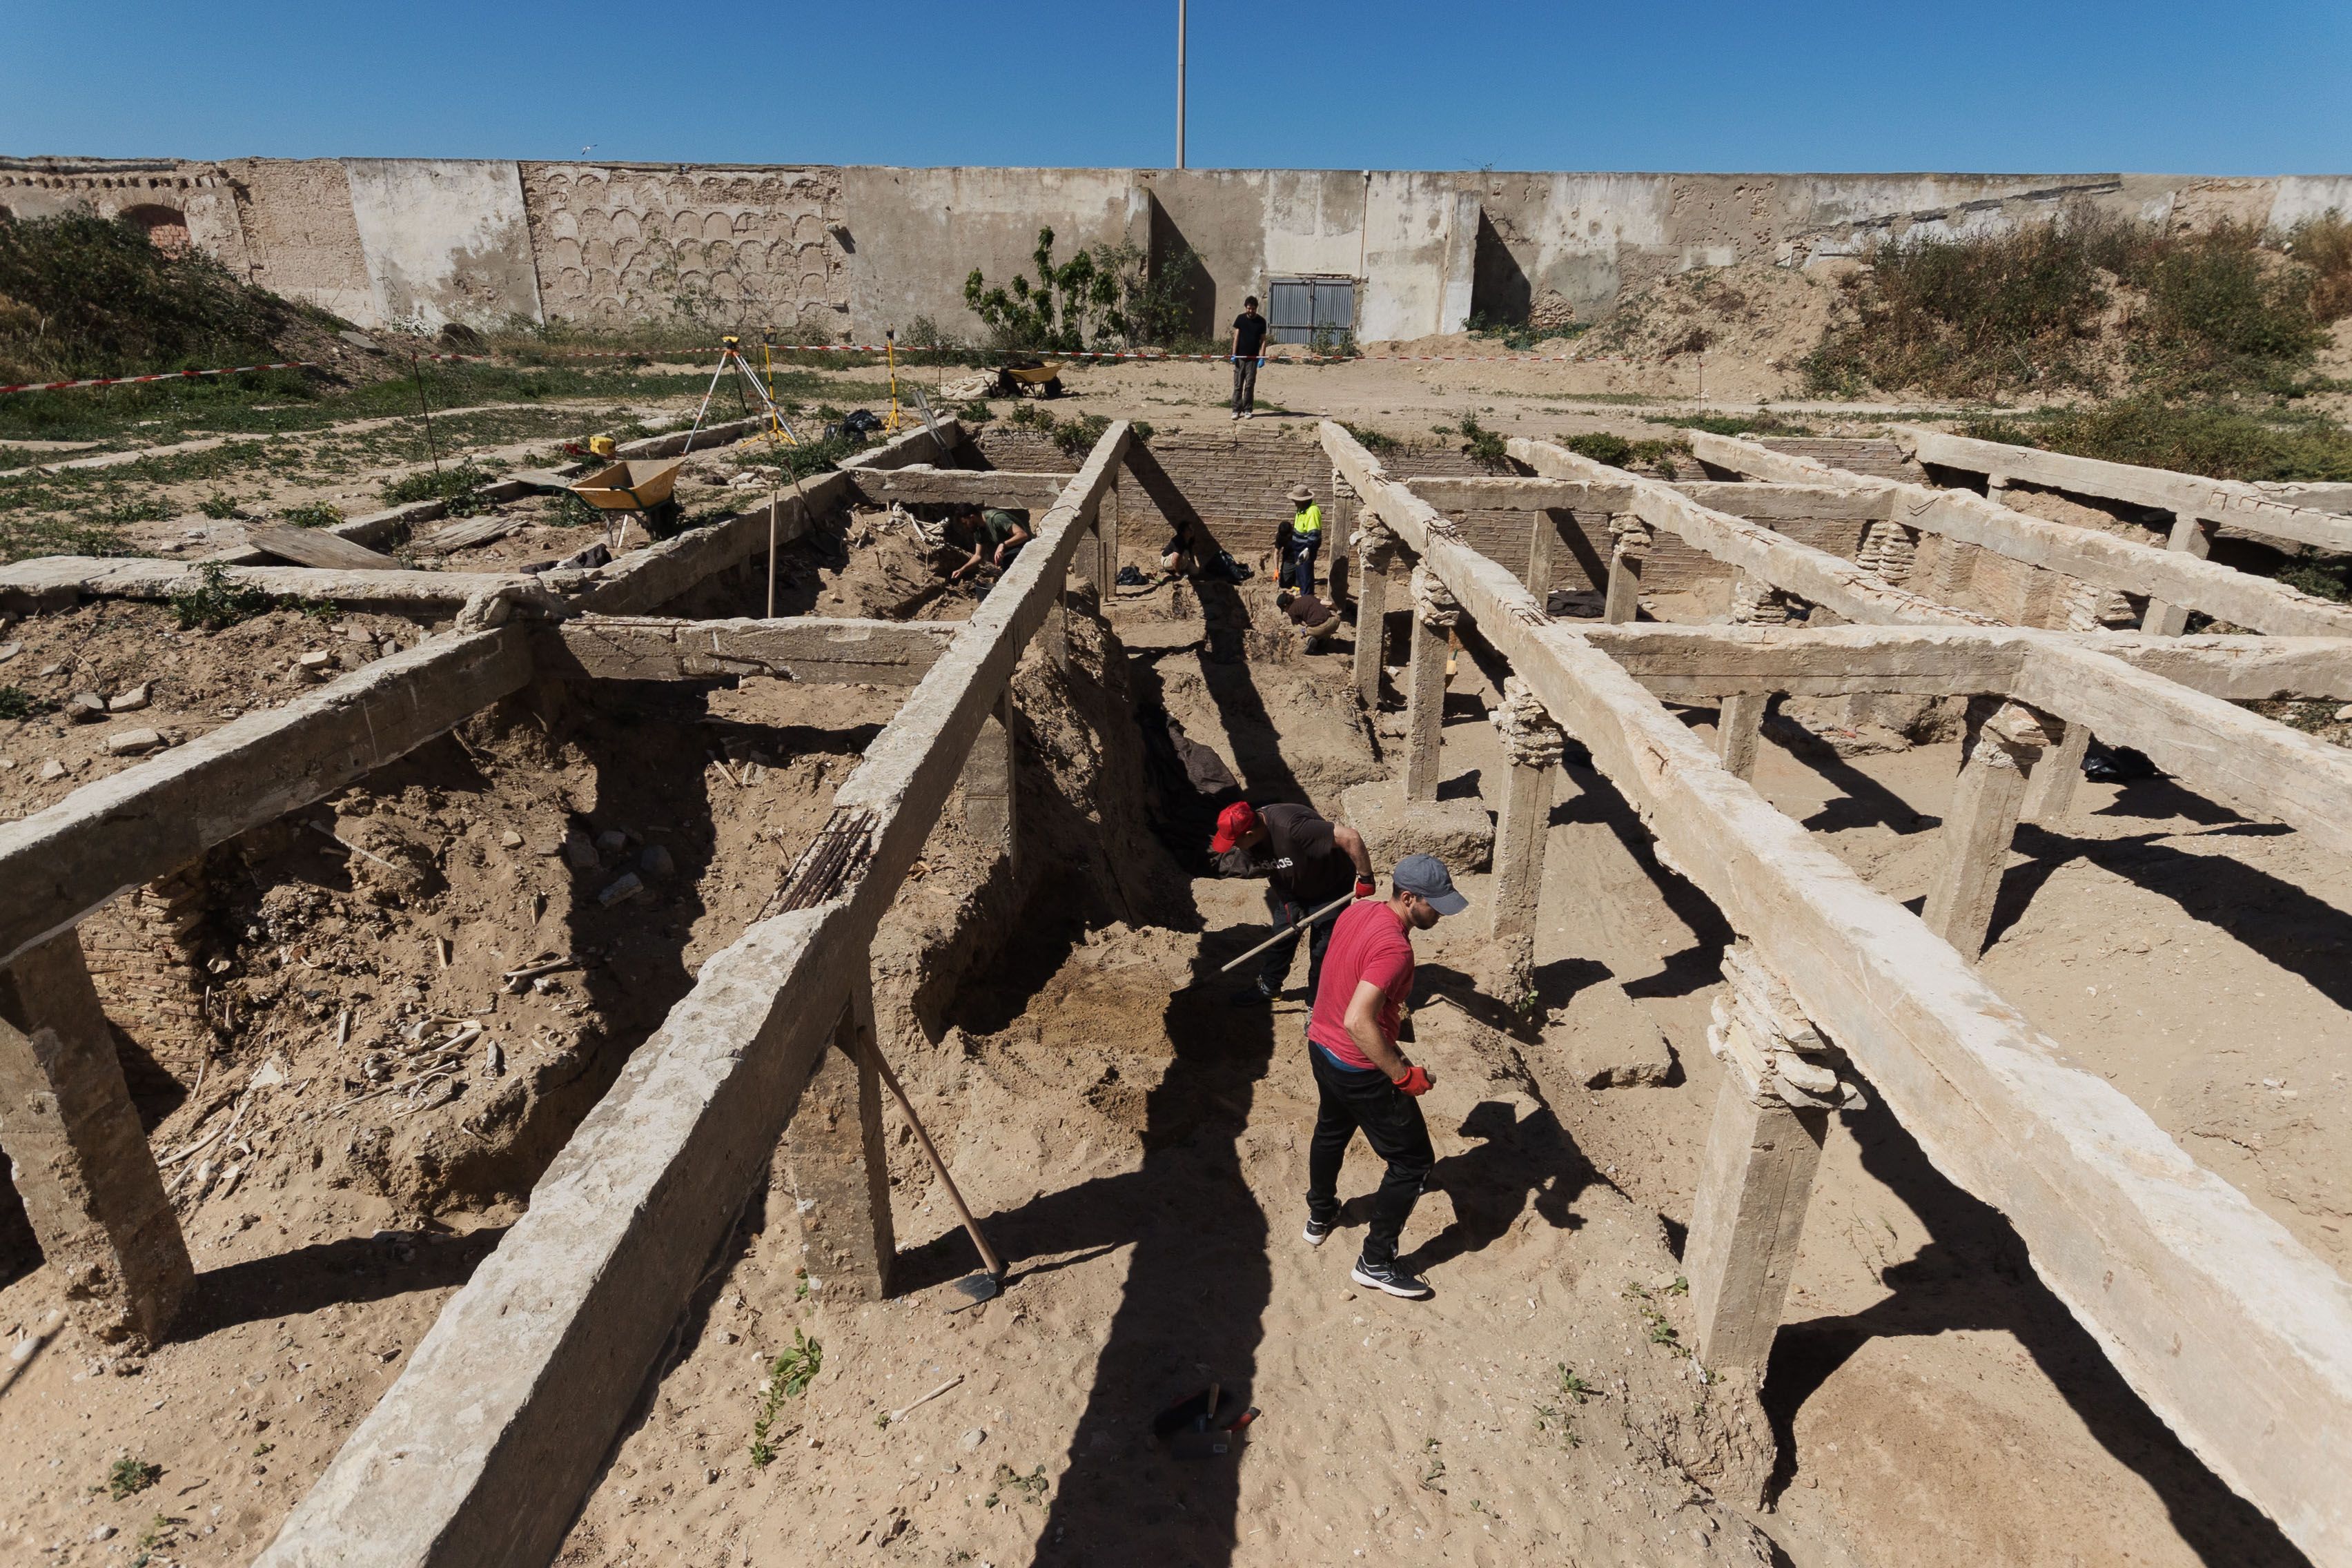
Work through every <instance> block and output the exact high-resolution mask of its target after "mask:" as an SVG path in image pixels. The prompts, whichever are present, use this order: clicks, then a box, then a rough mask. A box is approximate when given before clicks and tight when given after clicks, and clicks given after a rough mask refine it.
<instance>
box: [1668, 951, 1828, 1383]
mask: <svg viewBox="0 0 2352 1568" xmlns="http://www.w3.org/2000/svg"><path fill="white" fill-rule="evenodd" d="M1724 979H1725V980H1726V981H1727V983H1728V984H1727V987H1726V990H1725V992H1724V994H1722V995H1719V996H1718V997H1717V999H1716V1003H1715V1018H1714V1022H1713V1023H1712V1025H1710V1026H1709V1027H1708V1029H1707V1033H1706V1044H1707V1049H1708V1050H1709V1051H1710V1052H1711V1053H1713V1055H1714V1056H1715V1058H1717V1060H1718V1061H1719V1062H1721V1063H1722V1064H1723V1083H1722V1086H1721V1087H1720V1088H1719V1089H1717V1091H1716V1097H1715V1119H1714V1121H1713V1122H1712V1124H1711V1125H1710V1126H1709V1128H1708V1130H1707V1139H1706V1152H1704V1154H1703V1155H1702V1156H1701V1158H1700V1163H1699V1176H1698V1192H1697V1194H1696V1199H1695V1200H1694V1202H1693V1205H1692V1208H1691V1225H1690V1238H1689V1241H1688V1243H1687V1244H1686V1245H1685V1247H1684V1248H1683V1272H1684V1274H1685V1277H1686V1278H1687V1279H1689V1280H1690V1296H1691V1307H1692V1310H1693V1312H1694V1313H1695V1315H1696V1318H1697V1320H1698V1332H1697V1335H1696V1340H1697V1343H1696V1347H1695V1348H1696V1352H1697V1354H1698V1359H1699V1363H1700V1364H1701V1365H1703V1366H1706V1367H1707V1368H1709V1369H1710V1370H1713V1369H1717V1368H1730V1367H1741V1368H1745V1369H1747V1370H1748V1371H1749V1372H1752V1373H1755V1374H1756V1375H1757V1376H1758V1377H1759V1378H1760V1377H1761V1376H1762V1375H1763V1372H1764V1368H1765V1364H1766V1363H1767V1362H1769V1360H1770V1358H1771V1353H1772V1337H1773V1335H1774V1334H1775V1333H1777V1332H1778V1331H1779V1330H1780V1311H1781V1309H1782V1307H1783V1306H1784V1305H1785V1304H1786V1303H1787V1300H1788V1295H1789V1279H1790V1275H1792V1274H1793V1273H1794V1272H1795V1270H1796V1264H1797V1247H1798V1244H1799V1243H1800V1242H1801V1240H1802V1239H1803V1237H1804V1230H1805V1209H1806V1206H1807V1204H1808V1202H1809V1201H1810V1199H1811V1195H1812V1188H1813V1174H1814V1173H1815V1172H1816V1171H1817V1170H1818V1169H1819V1168H1820V1165H1821V1157H1822V1138H1823V1137H1824V1136H1825V1135H1826V1134H1827V1132H1828V1131H1829V1118H1830V1112H1831V1111H1832V1110H1838V1109H1847V1110H1858V1109H1860V1108H1861V1106H1862V1103H1863V1099H1862V1095H1861V1093H1860V1092H1859V1091H1858V1090H1856V1089H1854V1088H1853V1086H1852V1085H1851V1084H1847V1083H1843V1082H1841V1081H1840V1080H1839V1079H1838V1077H1837V1074H1836V1072H1835V1071H1834V1070H1832V1068H1831V1067H1830V1066H1828V1065H1825V1061H1824V1058H1831V1059H1833V1058H1834V1052H1833V1051H1832V1047H1831V1046H1830V1044H1829V1042H1828V1041H1826V1040H1824V1039H1822V1037H1821V1035H1820V1034H1819V1032H1818V1031H1816V1030H1815V1029H1814V1028H1813V1027H1812V1025H1811V1023H1810V1022H1809V1021H1808V1020H1807V1019H1806V1018H1805V1016H1804V1015H1803V1014H1802V1012H1801V1011H1800V1010H1799V1009H1798V1007H1797V1005H1796V1001H1795V998H1794V997H1792V996H1791V995H1790V994H1789V990H1788V987H1787V986H1786V985H1785V984H1782V983H1781V982H1780V979H1779V977H1778V976H1776V975H1774V974H1772V973H1769V971H1767V970H1765V968H1764V967H1763V965H1762V963H1760V962H1759V960H1758V959H1757V957H1756V955H1755V953H1754V952H1753V951H1752V950H1751V949H1749V948H1748V945H1747V944H1746V943H1745V942H1742V943H1739V944H1738V945H1736V946H1734V947H1733V948H1731V949H1730V950H1729V951H1728V952H1726V953H1725V954H1724Z"/></svg>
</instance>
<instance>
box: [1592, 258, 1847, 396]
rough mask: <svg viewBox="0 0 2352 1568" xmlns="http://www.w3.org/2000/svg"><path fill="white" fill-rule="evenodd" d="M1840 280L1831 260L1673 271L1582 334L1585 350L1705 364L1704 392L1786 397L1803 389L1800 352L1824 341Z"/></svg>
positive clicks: (1694, 368) (1698, 368)
mask: <svg viewBox="0 0 2352 1568" xmlns="http://www.w3.org/2000/svg"><path fill="white" fill-rule="evenodd" d="M1836 293H1837V290H1836V288H1835V281H1834V276H1833V274H1832V269H1831V268H1827V267H1820V268H1804V269H1801V270H1798V269H1792V268H1785V267H1775V266H1772V265H1770V264H1769V263H1766V262H1758V261H1749V262H1742V263H1740V264H1739V265H1738V266H1736V267H1706V268H1696V269H1695V270H1692V271H1689V272H1675V273H1670V274H1668V275H1667V276H1666V277H1664V278H1661V279H1658V280H1657V281H1656V282H1655V283H1653V284H1651V285H1650V286H1649V287H1648V288H1647V289H1643V290H1642V291H1641V292H1640V293H1638V294H1635V295H1633V297H1632V298H1631V299H1628V300H1624V301H1623V302H1622V303H1621V304H1620V305H1619V306H1618V308H1617V310H1616V312H1615V313H1614V314H1613V315H1612V316H1610V317H1609V319H1608V320H1606V321H1602V322H1601V324H1600V325H1599V326H1597V327H1595V328H1593V329H1592V331H1590V332H1587V333H1586V334H1585V335H1584V336H1583V337H1582V338H1580V339H1579V340H1578V341H1577V345H1576V350H1575V356H1574V357H1576V358H1577V359H1580V360H1595V359H1602V358H1613V359H1624V360H1628V361H1630V362H1632V363H1634V364H1637V365H1651V366H1663V365H1668V364H1672V365H1675V366H1676V367H1677V368H1680V367H1682V366H1685V365H1686V366H1689V367H1690V369H1691V373H1692V374H1694V375H1696V374H1702V373H1703V374H1704V375H1705V378H1706V395H1707V396H1708V397H1725V398H1747V397H1755V398H1779V397H1788V396H1792V395H1797V394H1799V393H1801V392H1802V390H1803V389H1804V373H1803V371H1802V369H1801V367H1800V362H1801V361H1802V360H1803V359H1804V357H1805V356H1806V355H1807V354H1809V353H1812V351H1813V349H1814V348H1815V346H1816V345H1818V344H1819V343H1820V342H1821V341H1822V332H1823V331H1826V330H1827V328H1828V326H1829V322H1830V312H1831V309H1832V305H1833V304H1834V302H1835V297H1836Z"/></svg>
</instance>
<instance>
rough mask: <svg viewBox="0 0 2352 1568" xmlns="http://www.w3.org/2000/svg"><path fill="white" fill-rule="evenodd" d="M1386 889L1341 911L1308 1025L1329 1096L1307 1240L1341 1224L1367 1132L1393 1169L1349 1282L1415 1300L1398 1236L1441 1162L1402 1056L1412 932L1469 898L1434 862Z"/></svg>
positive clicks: (1311, 1187) (1423, 1289)
mask: <svg viewBox="0 0 2352 1568" xmlns="http://www.w3.org/2000/svg"><path fill="white" fill-rule="evenodd" d="M1389 886H1390V889H1391V891H1390V896H1389V899H1388V900H1387V901H1386V902H1385V903H1375V902H1374V901H1372V900H1370V899H1366V900H1363V901H1361V902H1360V903H1357V904H1354V905H1352V906H1350V907H1349V909H1348V910H1347V911H1346V912H1345V913H1343V914H1342V915H1340V917H1339V924H1338V925H1337V926H1336V927H1334V928H1333V930H1332V932H1331V946H1330V949H1329V951H1328V952H1326V953H1325V954H1324V957H1323V980H1322V984H1321V985H1320V986H1319V987H1318V989H1317V991H1316V993H1315V1013H1314V1016H1313V1017H1312V1018H1310V1019H1309V1020H1308V1022H1307V1058H1308V1059H1309V1061H1310V1062H1311V1064H1312V1065H1313V1067H1314V1069H1315V1084H1316V1087H1317V1089H1319V1090H1320V1091H1321V1095H1322V1103H1321V1106H1320V1109H1319V1110H1318V1112H1317V1114H1316V1118H1315V1142H1314V1143H1313V1145H1312V1146H1311V1147H1310V1149H1309V1151H1308V1152H1307V1245H1309V1246H1311V1247H1320V1246H1322V1245H1323V1242H1324V1240H1325V1238H1326V1237H1328V1236H1330V1234H1331V1229H1332V1226H1335V1225H1336V1224H1338V1223H1339V1164H1340V1162H1341V1161H1343V1160H1344V1159H1346V1158H1347V1154H1348V1145H1349V1142H1351V1141H1352V1140H1353V1139H1354V1138H1355V1136H1356V1130H1357V1129H1358V1128H1361V1129H1362V1130H1363V1133H1364V1138H1365V1141H1366V1142H1369V1143H1370V1144H1371V1146H1372V1152H1373V1153H1375V1154H1378V1155H1379V1156H1380V1157H1381V1158H1382V1159H1383V1160H1386V1161H1387V1162H1388V1163H1389V1169H1388V1174H1387V1175H1385V1176H1383V1177H1382V1178H1381V1186H1380V1191H1379V1192H1378V1193H1376V1194H1374V1195H1373V1198H1372V1223H1371V1226H1370V1229H1369V1230H1368V1231H1367V1232H1366V1233H1365V1236H1364V1250H1363V1252H1362V1253H1361V1254H1360V1256H1359V1257H1358V1258H1357V1259H1356V1267H1355V1268H1354V1269H1353V1270H1351V1271H1350V1274H1349V1278H1351V1279H1354V1280H1355V1281H1356V1283H1357V1284H1359V1285H1366V1286H1370V1288H1371V1289H1375V1290H1385V1291H1387V1292H1388V1293H1389V1294H1390V1295H1391V1296H1402V1297H1404V1298H1406V1299H1407V1300H1421V1299H1422V1298H1423V1297H1425V1296H1427V1295H1428V1294H1429V1293H1430V1290H1429V1287H1428V1286H1427V1285H1426V1284H1424V1283H1423V1281H1421V1280H1419V1279H1414V1278H1413V1277H1412V1275H1410V1274H1407V1273H1405V1272H1404V1271H1403V1270H1402V1269H1401V1268H1398V1267H1397V1265H1396V1249H1397V1237H1399V1236H1401V1235H1402V1234H1403V1231H1404V1222H1405V1221H1406V1220H1407V1219H1408V1218H1410V1217H1411V1216H1412V1205H1413V1201H1414V1200H1415V1199H1417V1198H1418V1197H1420V1196H1421V1184H1422V1179H1423V1177H1425V1176H1427V1175H1428V1174H1429V1168H1430V1167H1431V1166H1432V1165H1433V1164H1435V1163H1436V1161H1437V1157H1436V1154H1435V1152H1434V1151H1433V1150H1432V1149H1431V1148H1430V1145H1429V1127H1428V1124H1427V1123H1426V1122H1424V1121H1423V1120H1422V1117H1421V1106H1420V1104H1419V1100H1420V1097H1421V1096H1422V1095H1423V1094H1426V1093H1428V1092H1429V1085H1430V1077H1429V1074H1428V1072H1427V1071H1425V1070H1424V1069H1423V1068H1417V1067H1415V1066H1413V1065H1412V1063H1411V1062H1409V1061H1407V1060H1406V1059H1405V1056H1404V1052H1403V1051H1402V1050H1400V1049H1399V1048H1398V1047H1397V1026H1398V1024H1399V1022H1400V1020H1401V1019H1402V1016H1403V1011H1404V1004H1405V998H1406V996H1407V995H1408V994H1410V993H1411V992H1412V932H1413V931H1427V930H1428V929H1429V928H1430V927H1432V926H1433V925H1435V924H1436V923H1437V922H1438V921H1439V920H1440V919H1441V918H1442V917H1444V916H1446V915H1458V914H1460V913H1461V912H1462V911H1463V910H1465V909H1467V908H1468V907H1469V903H1470V900H1467V899H1465V898H1464V897H1463V896H1462V895H1461V894H1459V893H1457V892H1455V891H1454V879H1453V878H1452V877H1451V876H1449V875H1448V874H1447V873H1446V869H1445V866H1444V862H1442V861H1440V860H1439V859H1438V858H1436V857H1435V856H1433V855H1408V856H1406V857H1405V858H1403V859H1402V860H1400V861H1398V862H1397V865H1396V869H1395V870H1393V871H1391V872H1390V873H1389Z"/></svg>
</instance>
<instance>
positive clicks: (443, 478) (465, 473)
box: [383, 458, 490, 515]
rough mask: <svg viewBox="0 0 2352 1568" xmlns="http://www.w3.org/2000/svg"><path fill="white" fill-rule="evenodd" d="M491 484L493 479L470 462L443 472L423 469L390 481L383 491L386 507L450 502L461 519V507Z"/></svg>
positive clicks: (449, 467)
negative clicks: (428, 501) (413, 502)
mask: <svg viewBox="0 0 2352 1568" xmlns="http://www.w3.org/2000/svg"><path fill="white" fill-rule="evenodd" d="M489 482H490V476H489V475H488V474H486V473H484V472H483V471H482V470H481V468H479V467H478V465H477V464H476V463H475V461H474V459H473V458H466V459H464V460H463V461H461V462H456V463H450V464H447V465H446V466H445V467H442V468H420V469H418V470H417V471H416V472H415V473H413V474H409V475H407V476H405V477H404V478H401V479H391V480H387V481H386V482H385V484H384V487H383V499H384V504H385V505H387V506H406V505H408V504H409V503H410V502H412V501H420V500H438V501H447V502H448V503H449V510H450V512H451V513H452V515H458V511H457V509H458V506H459V505H460V504H461V503H462V502H464V501H466V500H468V499H469V498H471V497H472V495H473V492H474V491H476V490H478V489H481V487H482V486H484V485H486V484H488V483H489Z"/></svg>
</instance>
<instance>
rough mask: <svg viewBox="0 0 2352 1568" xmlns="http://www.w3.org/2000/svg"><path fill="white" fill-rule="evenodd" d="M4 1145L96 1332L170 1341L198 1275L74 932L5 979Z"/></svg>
mask: <svg viewBox="0 0 2352 1568" xmlns="http://www.w3.org/2000/svg"><path fill="white" fill-rule="evenodd" d="M0 1144H5V1149H6V1152H7V1155H8V1158H9V1161H10V1163H11V1164H12V1167H13V1170H14V1173H15V1176H16V1191H17V1193H18V1194H19V1195H20V1196H22V1197H23V1199H24V1200H25V1210H26V1215H27V1216H28V1217H29V1218H30V1219H31V1221H32V1224H33V1233H34V1235H35V1236H36V1237H38V1238H39V1240H40V1244H41V1252H42V1255H43V1256H44V1257H46V1258H47V1259H48V1261H49V1263H50V1264H51V1265H52V1266H53V1267H54V1268H56V1269H57V1271H58V1277H59V1278H60V1279H62V1280H63V1281H64V1282H65V1293H66V1298H67V1300H69V1301H72V1302H74V1303H76V1310H77V1312H78V1313H79V1314H80V1315H81V1317H82V1318H83V1321H84V1322H85V1323H86V1324H87V1326H88V1327H89V1330H90V1331H91V1332H92V1333H93V1334H95V1335H96V1336H97V1337H98V1338H99V1339H101V1340H106V1341H119V1340H129V1341H132V1342H144V1343H146V1344H151V1345H152V1344H153V1343H155V1342H157V1341H159V1340H161V1339H162V1338H163V1332H164V1331H165V1330H166V1329H168V1328H169V1327H170V1326H171V1322H172V1319H173V1314H174V1313H176V1312H177V1311H178V1310H179V1308H180V1303H181V1301H182V1300H183V1299H184V1298H185V1296H186V1295H187V1292H188V1288H189V1286H190V1285H192V1284H193V1283H194V1278H195V1272H194V1267H193V1266H192V1265H191V1264H190V1263H189V1261H188V1247H187V1242H186V1241H185V1240H184V1238H183V1237H181V1235H180V1224H179V1219H178V1217H177V1216H176V1215H173V1212H172V1204H171V1200H170V1199H169V1198H167V1197H165V1196H164V1194H163V1176H162V1174H161V1173H159V1172H158V1171H157V1170H156V1168H155V1156H154V1153H153V1152H152V1150H150V1149H149V1148H148V1146H147V1135H146V1133H145V1132H144V1131H142V1129H141V1128H140V1125H139V1113H138V1112H137V1111H136V1110H133V1109H132V1108H131V1092H130V1090H129V1089H127V1088H125V1087H124V1084H123V1081H122V1065H121V1062H120V1061H118V1060H117V1059H116V1058H115V1052H114V1036H113V1033H112V1031H111V1030H110V1028H109V1027H108V1026H107V1022H106V1015H105V1014H104V1013H103V1012H101V1011H100V1008H99V1005H98V992H97V990H96V989H95V988H94V987H93V986H92V985H91V984H90V979H89V970H88V969H86V968H84V967H83V964H82V956H81V939H80V938H79V936H78V935H77V934H76V933H74V932H73V931H65V932H62V933H60V934H59V935H58V936H55V937H52V938H51V939H50V940H49V941H48V942H45V943H43V944H42V945H41V946H39V947H37V948H35V949H33V950H32V951H31V952H27V953H26V954H25V955H24V956H23V957H22V958H19V959H18V960H17V961H16V963H15V964H14V965H12V966H11V967H10V968H9V969H7V970H5V971H0Z"/></svg>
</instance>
